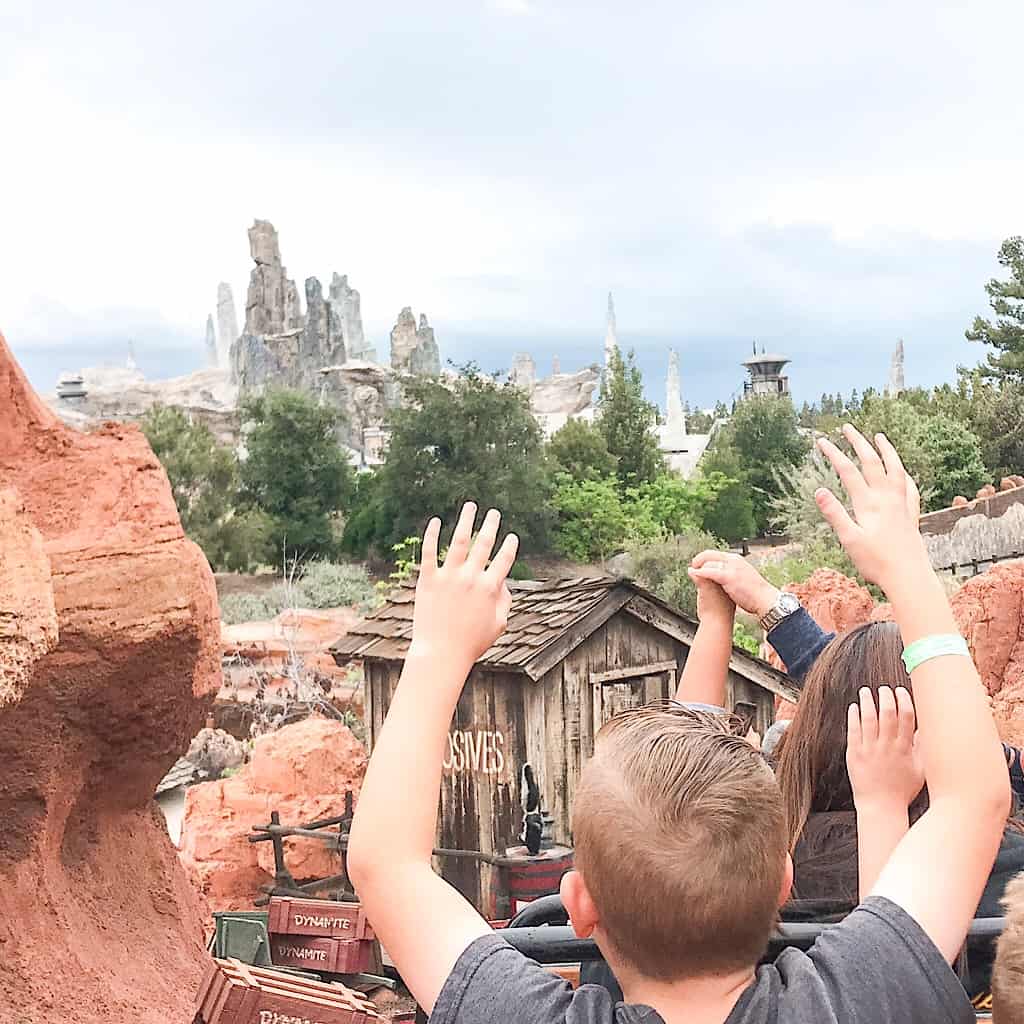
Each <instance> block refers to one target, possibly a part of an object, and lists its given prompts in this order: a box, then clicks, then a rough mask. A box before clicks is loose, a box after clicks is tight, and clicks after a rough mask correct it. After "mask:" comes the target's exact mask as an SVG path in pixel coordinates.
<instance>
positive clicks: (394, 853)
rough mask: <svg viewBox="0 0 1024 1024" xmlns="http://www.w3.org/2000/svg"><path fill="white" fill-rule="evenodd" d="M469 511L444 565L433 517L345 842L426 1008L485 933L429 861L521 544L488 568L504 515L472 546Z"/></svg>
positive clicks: (491, 517) (366, 895)
mask: <svg viewBox="0 0 1024 1024" xmlns="http://www.w3.org/2000/svg"><path fill="white" fill-rule="evenodd" d="M475 516H476V507H475V506H474V505H471V504H467V505H465V506H464V507H463V510H462V515H461V517H460V519H459V523H458V526H457V527H456V530H455V534H454V536H453V538H452V543H451V547H450V549H449V552H448V557H447V559H446V560H445V563H444V565H443V566H442V567H440V568H438V566H437V547H438V535H439V533H440V529H441V524H440V521H439V520H436V519H435V520H432V521H431V523H430V525H429V526H428V527H427V531H426V535H425V537H424V541H423V559H422V566H421V571H420V578H419V582H418V584H417V587H416V607H415V612H414V618H413V639H412V644H411V646H410V648H409V653H408V656H407V657H406V660H405V666H404V667H403V669H402V675H401V679H400V680H399V683H398V687H397V689H396V691H395V695H394V697H393V699H392V701H391V707H390V708H389V710H388V714H387V719H386V720H385V722H384V726H383V729H382V730H381V733H380V735H379V736H378V737H377V740H376V742H375V744H374V749H373V756H372V757H371V758H370V764H369V767H368V769H367V772H366V779H365V781H364V782H363V786H362V790H361V792H360V795H359V802H358V805H357V807H356V813H355V818H354V820H353V822H352V832H351V836H350V839H349V847H348V871H349V875H350V877H351V879H352V883H353V885H354V886H355V888H356V891H357V893H358V894H359V898H360V900H361V901H362V903H363V906H364V907H365V909H366V914H367V917H368V918H369V919H370V921H371V922H372V924H373V927H374V930H375V931H376V932H377V935H378V936H379V938H380V941H381V943H382V945H383V946H384V947H385V949H387V951H388V953H389V955H390V956H391V958H392V959H393V960H394V963H395V966H396V967H397V968H398V971H399V973H400V974H401V976H402V979H403V980H404V981H405V983H406V985H407V986H408V987H409V990H410V992H412V994H413V996H415V998H416V1001H417V1002H418V1003H419V1005H420V1006H421V1007H423V1009H424V1010H426V1011H427V1012H428V1013H429V1012H430V1011H431V1010H432V1009H433V1006H434V1002H435V1000H436V999H437V996H438V994H439V993H440V991H441V989H442V987H443V985H444V982H445V980H446V979H447V977H448V975H449V974H450V973H451V970H452V968H453V967H454V966H455V963H456V961H457V960H458V958H459V956H460V955H461V954H462V953H463V951H464V950H465V949H466V947H467V946H468V945H469V944H470V943H471V942H472V941H473V940H474V939H477V938H479V937H480V936H481V935H486V934H487V933H488V932H489V931H490V928H489V927H488V925H487V922H486V921H484V919H483V918H482V917H481V916H480V915H479V914H478V913H477V912H476V910H475V909H474V908H473V907H472V906H471V905H470V904H469V903H468V902H467V901H466V899H465V898H464V897H463V896H461V895H460V894H459V893H458V892H457V891H456V890H455V889H453V888H452V887H451V886H449V885H448V883H447V882H445V881H444V880H443V879H441V878H440V877H439V876H438V875H436V874H435V873H434V870H433V868H432V866H431V851H432V849H433V846H434V836H435V829H436V825H437V804H438V796H439V793H440V788H441V770H442V767H441V766H442V762H443V760H444V749H445V743H446V741H447V737H448V730H449V728H450V726H451V721H452V715H453V714H454V712H455V706H456V704H457V703H458V700H459V695H460V694H461V692H462V687H463V684H464V683H465V681H466V677H467V676H468V675H469V672H470V670H471V669H472V667H473V663H474V662H475V661H476V659H477V658H478V657H480V655H481V654H483V653H484V651H486V650H487V649H488V648H489V647H490V646H491V644H492V643H493V642H494V641H495V640H496V639H497V638H498V636H500V635H501V633H502V632H503V631H504V628H505V623H506V620H507V617H508V612H509V608H510V607H511V603H512V598H511V595H510V594H509V591H508V588H507V587H506V585H505V578H506V576H507V575H508V572H509V570H510V569H511V567H512V564H513V562H514V561H515V556H516V548H517V543H518V542H517V540H516V538H515V537H514V536H512V535H510V536H509V537H507V538H506V539H505V543H504V544H503V545H502V546H501V549H500V550H499V552H498V554H497V555H496V556H495V558H494V561H493V562H492V563H491V565H490V567H488V566H487V560H488V559H489V558H490V555H491V551H492V548H493V546H494V542H495V539H496V537H497V532H498V525H499V520H500V517H499V515H498V513H497V512H495V511H493V510H492V511H490V512H488V513H487V517H486V518H485V520H484V523H483V526H482V527H481V529H480V533H479V536H478V537H477V539H476V542H475V543H474V544H473V545H472V550H471V549H470V539H471V536H472V530H473V522H474V519H475Z"/></svg>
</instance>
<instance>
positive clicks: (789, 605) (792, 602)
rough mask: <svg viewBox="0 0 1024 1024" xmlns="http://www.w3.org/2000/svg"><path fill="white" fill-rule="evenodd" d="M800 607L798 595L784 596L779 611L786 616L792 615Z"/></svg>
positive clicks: (780, 599)
mask: <svg viewBox="0 0 1024 1024" xmlns="http://www.w3.org/2000/svg"><path fill="white" fill-rule="evenodd" d="M799 607H800V598H798V597H797V596H796V594H783V595H782V596H781V597H780V598H779V611H780V612H782V613H783V614H784V615H792V614H793V612H795V611H796V610H797V608H799Z"/></svg>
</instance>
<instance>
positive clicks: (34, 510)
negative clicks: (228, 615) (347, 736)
mask: <svg viewBox="0 0 1024 1024" xmlns="http://www.w3.org/2000/svg"><path fill="white" fill-rule="evenodd" d="M0 493H2V494H3V497H2V499H0V763H2V764H3V772H4V781H3V785H2V786H0V817H2V820H3V822H4V829H3V832H2V834H0V962H2V968H0V1006H3V1008H4V1009H3V1014H4V1019H5V1020H13V1021H18V1022H19V1024H22V1022H23V1024H42V1022H43V1021H52V1020H68V1021H75V1022H76V1024H100V1022H101V1021H102V1022H104V1024H110V1022H114V1024H127V1022H128V1021H132V1022H133V1024H134V1022H138V1024H165V1022H167V1021H185V1020H187V1019H189V1010H190V1005H191V999H192V994H193V992H194V991H195V988H196V986H197V985H198V983H199V980H200V976H201V972H202V963H203V959H204V952H203V929H202V921H203V913H202V909H201V905H200V900H199V898H198V896H197V894H196V893H195V892H194V890H193V889H192V888H191V886H190V884H189V882H188V879H187V877H186V874H185V872H184V870H183V868H182V866H181V864H180V863H179V861H178V858H177V855H176V852H175V850H174V848H173V847H172V845H171V843H170V840H169V838H168V836H167V832H166V828H165V826H164V823H163V820H162V818H161V817H160V814H159V811H158V810H157V809H156V806H155V804H154V802H153V799H152V795H153V792H154V791H155V789H156V786H157V783H158V782H159V781H160V779H161V778H162V777H163V775H164V773H165V772H166V771H167V769H168V768H169V767H170V766H171V765H172V764H173V763H174V761H175V759H176V758H177V757H178V755H179V754H180V753H181V752H182V751H183V750H184V749H185V748H186V746H187V745H188V741H189V739H190V738H191V737H192V736H194V735H195V733H196V731H197V730H198V728H199V726H200V725H201V724H202V722H203V719H204V717H205V715H206V710H207V708H208V707H209V705H210V702H211V701H212V697H213V694H214V693H215V692H216V690H217V688H218V686H219V684H220V667H219V624H218V615H217V599H216V591H215V589H214V583H213V577H212V575H211V573H210V570H209V566H208V565H207V563H206V559H205V558H204V557H203V555H202V553H201V552H200V551H199V549H198V548H197V547H196V546H195V545H194V544H192V543H191V542H190V541H188V540H186V539H185V537H184V535H183V533H182V530H181V524H180V522H179V520H178V514H177V511H176V509H175V506H174V500H173V498H172V496H171V491H170V486H169V485H168V482H167V477H166V475H165V474H164V471H163V469H162V468H161V467H160V464H159V463H158V462H157V460H156V459H155V458H154V456H153V454H152V452H151V451H150V449H149V447H148V445H147V444H146V441H145V439H144V437H143V436H142V434H141V433H140V432H139V430H138V429H137V428H135V427H132V426H123V425H117V424H108V425H107V426H105V427H104V428H102V429H101V430H98V431H97V432H95V433H92V434H88V435H85V434H78V433H76V432H74V431H72V430H69V429H68V428H66V427H65V426H64V425H63V424H62V423H61V422H60V421H59V420H58V419H57V417H56V416H55V415H54V414H53V413H52V412H50V410H49V409H47V407H46V406H45V405H44V404H43V403H42V402H41V401H40V400H39V398H38V397H37V396H36V395H35V394H34V392H33V391H32V390H31V388H30V387H29V385H28V383H27V381H26V379H25V377H24V375H23V374H22V372H21V370H20V368H19V367H18V366H17V364H16V363H15V362H14V359H13V356H12V355H11V353H10V351H9V349H8V348H7V345H6V342H4V340H3V339H2V337H0Z"/></svg>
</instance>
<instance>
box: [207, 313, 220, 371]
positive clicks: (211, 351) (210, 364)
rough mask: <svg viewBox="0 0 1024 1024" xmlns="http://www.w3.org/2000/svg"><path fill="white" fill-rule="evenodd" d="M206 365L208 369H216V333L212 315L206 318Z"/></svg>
mask: <svg viewBox="0 0 1024 1024" xmlns="http://www.w3.org/2000/svg"><path fill="white" fill-rule="evenodd" d="M205 348H206V365H207V368H209V369H216V368H217V332H216V331H215V330H214V327H213V314H212V313H211V314H210V315H209V316H208V317H207V318H206V344H205Z"/></svg>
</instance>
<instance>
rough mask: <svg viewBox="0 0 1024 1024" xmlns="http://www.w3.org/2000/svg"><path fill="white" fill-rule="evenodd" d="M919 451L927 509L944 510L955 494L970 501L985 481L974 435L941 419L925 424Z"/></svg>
mask: <svg viewBox="0 0 1024 1024" xmlns="http://www.w3.org/2000/svg"><path fill="white" fill-rule="evenodd" d="M921 451H922V454H923V456H924V459H925V463H926V465H927V474H928V475H927V478H926V480H925V486H926V487H927V488H928V490H929V491H930V492H931V501H930V502H929V505H930V507H931V508H933V509H935V508H946V507H947V506H948V505H950V504H951V503H952V501H953V498H954V497H956V495H958V494H962V495H964V496H965V497H968V498H969V497H972V496H973V495H974V494H976V493H977V490H978V488H979V487H981V486H982V484H984V483H985V482H986V480H987V479H988V470H987V469H986V468H985V463H984V461H983V460H982V457H981V442H980V441H979V440H978V437H977V435H976V434H974V433H973V432H972V431H971V430H969V429H968V428H967V427H965V426H964V425H963V424H962V423H958V422H957V421H956V420H954V419H950V418H949V417H947V416H944V415H936V416H931V417H929V418H928V419H926V420H925V423H924V427H923V429H922V432H921Z"/></svg>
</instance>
